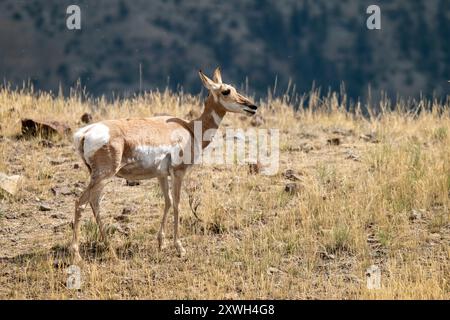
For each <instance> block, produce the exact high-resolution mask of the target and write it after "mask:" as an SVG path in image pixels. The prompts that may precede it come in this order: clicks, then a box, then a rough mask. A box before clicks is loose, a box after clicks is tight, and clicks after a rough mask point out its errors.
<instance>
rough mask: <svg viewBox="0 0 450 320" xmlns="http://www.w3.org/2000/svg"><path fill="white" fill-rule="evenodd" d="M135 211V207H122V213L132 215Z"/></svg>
mask: <svg viewBox="0 0 450 320" xmlns="http://www.w3.org/2000/svg"><path fill="white" fill-rule="evenodd" d="M134 211H136V210H135V209H134V208H132V207H125V208H123V209H122V215H130V214H132V213H133V212H134Z"/></svg>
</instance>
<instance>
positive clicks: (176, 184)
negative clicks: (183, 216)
mask: <svg viewBox="0 0 450 320" xmlns="http://www.w3.org/2000/svg"><path fill="white" fill-rule="evenodd" d="M183 175H184V173H183V172H175V173H173V174H172V184H173V185H172V198H173V219H174V220H173V221H174V224H173V242H174V245H175V248H176V249H177V251H178V254H179V256H180V257H183V256H184V255H185V254H186V250H185V249H184V248H183V245H182V244H181V241H180V240H179V239H178V220H179V219H178V212H179V211H178V205H179V203H180V194H181V183H182V181H183Z"/></svg>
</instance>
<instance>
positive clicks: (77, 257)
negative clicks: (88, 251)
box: [71, 245, 83, 265]
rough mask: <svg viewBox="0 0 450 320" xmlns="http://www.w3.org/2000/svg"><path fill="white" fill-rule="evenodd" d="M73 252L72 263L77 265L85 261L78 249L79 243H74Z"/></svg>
mask: <svg viewBox="0 0 450 320" xmlns="http://www.w3.org/2000/svg"><path fill="white" fill-rule="evenodd" d="M71 254H72V261H71V263H72V264H74V265H77V264H82V263H83V259H82V258H81V256H80V252H79V250H78V246H77V245H72V247H71Z"/></svg>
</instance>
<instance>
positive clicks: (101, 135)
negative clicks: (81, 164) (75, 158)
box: [73, 123, 110, 163]
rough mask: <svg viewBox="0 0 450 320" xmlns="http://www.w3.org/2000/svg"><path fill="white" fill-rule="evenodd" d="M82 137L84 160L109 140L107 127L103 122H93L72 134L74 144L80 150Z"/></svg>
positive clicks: (87, 159) (87, 160)
mask: <svg viewBox="0 0 450 320" xmlns="http://www.w3.org/2000/svg"><path fill="white" fill-rule="evenodd" d="M83 137H84V146H83V147H84V154H83V155H82V156H83V157H84V159H85V160H86V162H88V163H89V159H90V158H91V157H92V156H93V155H94V154H95V153H96V152H97V151H98V150H99V149H100V148H101V147H103V146H104V145H105V144H107V143H108V142H109V138H110V136H109V128H108V127H107V126H106V125H104V124H103V123H94V124H91V125H88V126H86V127H83V128H81V129H79V130H78V131H77V132H75V134H74V135H73V140H74V144H75V147H76V149H77V150H80V143H81V140H82V138H83Z"/></svg>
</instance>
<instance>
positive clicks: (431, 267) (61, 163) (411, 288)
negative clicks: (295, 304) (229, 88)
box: [0, 89, 450, 299]
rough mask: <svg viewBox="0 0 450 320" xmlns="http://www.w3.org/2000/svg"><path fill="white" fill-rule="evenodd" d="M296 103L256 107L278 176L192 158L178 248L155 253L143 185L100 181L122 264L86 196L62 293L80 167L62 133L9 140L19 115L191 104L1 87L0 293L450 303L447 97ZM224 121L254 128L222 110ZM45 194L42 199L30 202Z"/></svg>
mask: <svg viewBox="0 0 450 320" xmlns="http://www.w3.org/2000/svg"><path fill="white" fill-rule="evenodd" d="M305 101H306V100H305ZM307 101H308V104H307V105H301V108H299V109H298V110H299V111H294V108H293V107H298V106H293V105H290V104H289V102H288V99H287V97H285V98H279V99H270V98H269V99H266V100H265V101H261V103H260V104H261V108H260V109H259V110H258V114H259V115H260V116H261V117H262V118H263V119H264V124H262V125H261V126H260V128H278V129H280V170H279V173H278V174H276V175H274V176H264V175H261V174H258V173H256V174H255V173H252V172H251V171H250V170H249V168H248V167H247V166H230V167H226V166H225V165H214V166H199V167H196V168H195V169H193V171H192V172H191V174H190V175H189V177H188V179H187V180H186V184H185V188H184V190H183V192H182V201H181V217H182V221H181V236H182V242H183V244H184V247H185V248H186V249H187V256H186V257H185V258H183V259H181V258H178V257H177V255H176V251H175V249H174V248H173V246H171V242H170V241H169V246H168V247H167V248H166V249H164V250H163V251H161V252H158V249H157V243H156V232H157V230H158V227H159V223H160V219H161V216H162V209H163V199H162V195H161V193H160V191H159V187H158V185H157V181H154V180H151V181H145V182H142V183H141V185H139V186H133V187H130V186H126V185H125V182H124V180H122V179H118V178H115V179H113V180H112V181H111V183H110V184H109V185H108V186H107V187H106V195H105V198H104V200H103V202H102V205H103V210H102V215H103V217H104V221H105V222H107V223H108V224H109V230H110V231H111V237H112V238H111V239H112V244H113V246H114V247H115V249H116V251H117V255H118V257H119V259H120V260H119V261H114V260H113V259H112V258H111V256H110V255H109V253H108V252H107V251H106V250H104V247H103V246H102V245H101V244H99V243H98V242H97V241H96V240H97V237H98V232H97V231H96V228H95V224H94V219H93V215H92V213H91V211H90V209H89V208H87V209H86V210H85V211H84V214H83V222H82V224H83V226H82V250H81V254H82V256H83V257H84V258H85V259H86V263H85V265H84V266H83V269H82V272H83V285H82V288H81V290H79V291H72V290H69V289H67V288H66V286H65V283H66V279H67V274H66V273H65V271H66V268H67V266H68V262H69V261H68V253H67V245H68V243H69V241H70V239H71V228H70V222H71V220H72V219H73V209H74V201H75V199H76V196H77V195H79V194H80V192H81V190H82V189H83V187H84V186H85V184H86V181H87V178H88V173H87V170H86V169H85V168H84V166H83V164H82V162H81V160H80V159H79V158H78V156H77V155H76V153H75V150H74V149H73V147H72V144H71V138H70V137H68V138H53V139H51V140H45V139H40V138H32V139H21V138H20V137H18V136H17V135H18V134H19V133H20V118H21V117H35V118H39V119H46V118H51V119H56V120H60V121H67V122H68V123H69V124H70V125H71V126H72V127H73V128H76V127H78V126H80V125H81V123H80V120H79V119H80V116H81V115H82V114H83V113H84V112H86V111H88V112H91V113H92V114H93V116H94V120H101V119H107V118H108V119H109V118H120V117H128V116H150V115H153V114H157V113H169V114H171V115H175V116H180V117H187V116H190V115H192V113H199V112H200V110H201V99H200V98H199V97H197V96H190V95H186V94H183V93H171V92H169V91H166V92H148V93H146V94H145V95H142V96H139V97H135V98H130V99H125V100H116V101H114V102H111V103H108V102H106V101H105V100H104V99H98V100H92V99H86V98H83V97H82V95H80V94H73V95H72V96H71V97H68V98H63V97H55V96H51V95H49V94H47V93H31V92H29V91H20V92H19V91H11V90H9V89H1V91H0V172H5V173H7V174H19V175H22V176H23V180H22V182H21V185H20V190H19V192H18V194H17V195H16V196H15V197H10V196H7V195H2V196H0V270H1V271H0V298H33V299H35V298H57V299H63V298H83V299H84V298H86V299H92V298H101V299H104V298H153V299H162V298H175V299H181V298H194V299H201V298H202V299H212V298H215V299H217V298H218V299H221V298H225V299H242V298H247V299H254V298H288V299H324V298H336V299H341V298H343V299H350V298H356V299H362V298H369V299H385V298H408V299H409V298H417V299H430V298H435V299H448V297H449V296H448V293H449V291H450V286H449V275H450V272H449V271H450V270H449V265H450V263H449V262H450V260H449V258H450V256H449V255H450V251H449V250H450V246H449V245H450V224H449V206H450V193H449V192H450V161H449V159H450V111H449V110H450V105H449V104H448V102H447V103H446V104H445V105H443V104H439V103H438V102H430V101H425V100H422V101H419V102H418V103H415V104H414V105H416V106H418V108H416V109H415V110H414V111H411V112H406V111H405V110H407V109H409V107H408V105H407V104H406V103H404V102H402V101H399V102H396V103H394V104H393V105H389V104H388V103H387V101H385V102H383V104H382V105H381V106H380V108H379V109H380V110H381V111H380V112H379V113H377V114H373V115H372V116H371V117H363V116H361V114H360V113H358V106H352V107H351V108H350V109H355V112H354V113H349V112H347V111H345V110H346V109H348V107H349V106H348V102H346V99H345V97H344V96H339V95H337V94H332V95H329V96H325V97H319V95H318V93H317V92H311V93H310V94H309V99H307ZM301 103H302V102H301ZM391 107H392V108H393V109H395V111H389V110H390V109H391ZM223 125H224V126H228V127H234V128H249V127H251V126H252V125H251V123H250V119H249V118H245V117H240V116H239V115H233V114H229V115H227V116H226V118H225V120H224V123H223ZM329 139H332V141H334V142H335V143H331V144H330V143H328V142H327V140H329ZM333 139H334V140H333ZM287 169H292V170H294V172H295V175H296V176H298V178H299V180H298V181H296V182H295V183H296V184H297V187H298V192H297V193H288V192H285V185H286V184H287V183H292V181H290V180H288V179H287V178H286V177H285V174H284V173H285V171H286V170H287ZM52 188H53V190H54V192H52ZM58 190H59V191H58ZM61 190H64V191H61ZM190 201H191V203H194V204H198V208H197V210H196V215H197V217H198V218H197V217H196V216H195V215H194V214H193V212H192V210H191V208H190V206H189V202H190ZM43 204H45V205H46V206H48V207H49V209H50V211H41V210H40V206H42V205H43ZM124 209H125V211H129V212H128V214H123V211H124ZM125 213H127V212H125ZM171 224H172V221H171V219H169V226H168V228H167V230H168V237H170V236H171V229H172V228H171ZM373 264H375V265H377V266H379V267H380V268H381V270H382V278H381V279H382V288H381V289H379V290H368V289H367V288H366V276H365V271H366V269H367V268H368V267H369V266H370V265H373Z"/></svg>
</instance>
